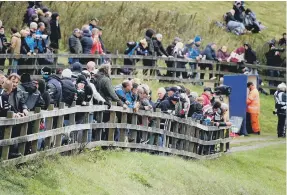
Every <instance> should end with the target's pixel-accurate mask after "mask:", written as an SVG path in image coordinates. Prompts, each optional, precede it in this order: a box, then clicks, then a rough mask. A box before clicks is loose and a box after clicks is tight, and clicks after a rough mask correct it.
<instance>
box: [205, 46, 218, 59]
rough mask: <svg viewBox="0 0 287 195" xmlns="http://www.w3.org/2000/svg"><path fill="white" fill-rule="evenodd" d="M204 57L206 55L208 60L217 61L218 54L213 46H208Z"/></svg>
mask: <svg viewBox="0 0 287 195" xmlns="http://www.w3.org/2000/svg"><path fill="white" fill-rule="evenodd" d="M202 55H206V60H215V59H216V53H215V51H214V50H213V49H212V48H211V45H207V46H206V48H205V50H204V51H203V52H202Z"/></svg>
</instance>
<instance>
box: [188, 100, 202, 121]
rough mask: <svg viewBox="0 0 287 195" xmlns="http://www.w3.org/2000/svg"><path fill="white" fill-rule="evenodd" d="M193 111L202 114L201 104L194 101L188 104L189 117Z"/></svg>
mask: <svg viewBox="0 0 287 195" xmlns="http://www.w3.org/2000/svg"><path fill="white" fill-rule="evenodd" d="M193 113H197V114H202V105H201V104H200V103H198V102H196V101H194V102H193V103H191V104H190V108H189V111H188V115H187V116H188V117H191V116H192V115H193Z"/></svg>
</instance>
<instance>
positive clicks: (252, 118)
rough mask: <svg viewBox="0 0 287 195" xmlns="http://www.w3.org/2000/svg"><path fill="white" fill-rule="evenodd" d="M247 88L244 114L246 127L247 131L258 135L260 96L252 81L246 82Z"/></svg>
mask: <svg viewBox="0 0 287 195" xmlns="http://www.w3.org/2000/svg"><path fill="white" fill-rule="evenodd" d="M247 88H248V89H249V94H248V98H247V100H246V104H247V114H246V129H247V132H248V133H255V134H258V135H260V125H259V112H260V98H259V92H258V90H257V89H256V87H255V86H254V84H253V83H252V82H248V83H247Z"/></svg>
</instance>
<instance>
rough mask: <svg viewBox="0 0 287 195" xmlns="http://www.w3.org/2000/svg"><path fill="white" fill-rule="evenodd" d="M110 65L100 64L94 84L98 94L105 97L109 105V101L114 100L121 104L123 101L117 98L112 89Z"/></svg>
mask: <svg viewBox="0 0 287 195" xmlns="http://www.w3.org/2000/svg"><path fill="white" fill-rule="evenodd" d="M110 74H111V66H110V65H109V64H105V65H102V66H101V67H100V68H99V72H98V74H97V75H96V80H95V81H96V82H95V86H96V89H97V91H98V92H99V94H100V95H101V96H102V97H103V98H104V99H105V103H106V104H107V105H108V106H109V107H110V106H111V101H115V102H117V103H118V105H119V106H123V105H124V104H123V102H122V101H121V100H120V99H119V98H118V96H117V94H116V93H115V91H114V88H113V86H112V82H111V79H110Z"/></svg>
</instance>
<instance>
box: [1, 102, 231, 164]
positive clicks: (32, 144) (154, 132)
mask: <svg viewBox="0 0 287 195" xmlns="http://www.w3.org/2000/svg"><path fill="white" fill-rule="evenodd" d="M91 113H93V114H94V119H95V120H96V121H97V122H92V121H90V120H91V119H89V117H90V116H89V115H90V114H91ZM43 120H45V128H46V129H45V131H42V132H40V130H39V129H40V124H41V121H43ZM79 121H80V122H79ZM151 121H152V123H151ZM64 124H65V125H64ZM151 124H153V125H151ZM90 129H92V132H93V135H94V137H93V139H92V140H89V138H88V133H89V130H90ZM117 129H119V131H120V136H119V140H118V141H114V136H115V131H116V130H117ZM127 130H129V132H130V136H131V138H133V141H132V142H129V141H128V137H127V134H126V131H127ZM0 131H2V132H4V139H2V140H0V148H2V149H1V150H0V152H1V159H2V165H8V164H14V165H15V164H20V163H24V162H26V161H28V160H31V159H34V158H35V157H37V156H39V155H44V156H45V155H52V154H56V153H63V152H68V151H78V150H83V149H85V148H94V147H97V146H102V147H108V148H115V147H120V148H130V149H137V150H141V151H148V152H157V153H164V154H171V155H179V156H183V157H187V158H195V159H212V158H216V157H218V156H220V155H221V154H222V153H223V152H225V151H227V150H228V149H229V142H230V138H229V129H228V128H225V127H220V128H217V127H215V126H205V125H202V124H200V123H199V121H194V120H192V119H191V118H188V119H181V118H178V117H175V116H173V115H169V114H164V113H161V112H159V111H158V110H157V112H150V111H138V112H133V110H132V109H123V108H122V107H118V106H114V104H113V106H112V107H111V108H110V109H108V108H107V106H105V105H91V106H75V104H73V105H72V106H71V107H69V108H68V107H66V106H65V105H64V103H60V105H59V108H54V107H53V105H50V107H49V108H48V109H47V110H41V109H40V108H36V109H35V111H34V112H31V113H30V114H29V115H28V116H26V117H22V118H13V112H8V115H7V117H6V118H1V119H0ZM15 133H16V134H17V135H16V134H15ZM12 135H14V137H11V136H12ZM104 135H106V139H105V136H104ZM139 136H140V137H141V138H143V139H144V140H147V139H148V140H149V142H148V143H147V144H143V143H139V142H138V141H137V140H138V137H139ZM67 138H68V139H69V140H70V141H69V142H66V143H65V142H63V140H67ZM41 140H44V143H45V148H44V150H41V151H40V150H39V147H38V142H39V141H41ZM160 140H162V144H161V142H160ZM130 141H131V140H130ZM16 144H17V145H18V149H19V152H20V153H21V154H22V156H21V157H18V158H13V159H9V153H10V152H11V151H10V149H11V148H12V147H13V146H15V145H16ZM29 149H30V150H29ZM27 151H28V152H27Z"/></svg>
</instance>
